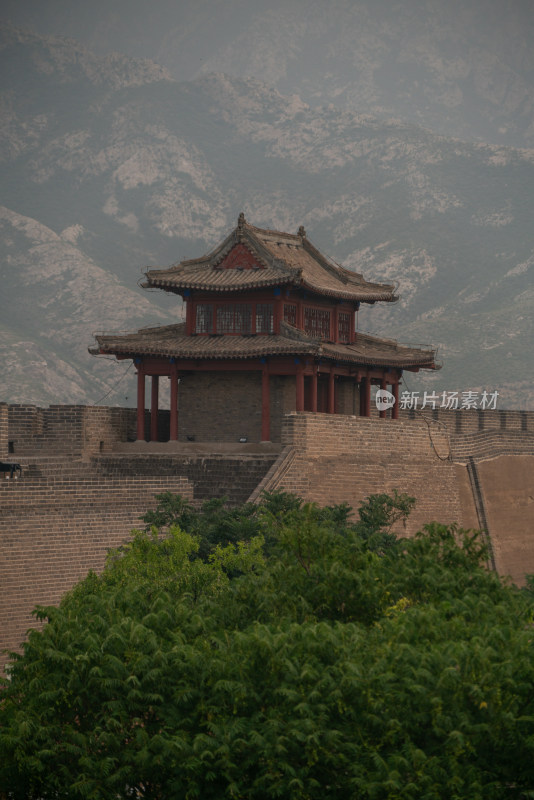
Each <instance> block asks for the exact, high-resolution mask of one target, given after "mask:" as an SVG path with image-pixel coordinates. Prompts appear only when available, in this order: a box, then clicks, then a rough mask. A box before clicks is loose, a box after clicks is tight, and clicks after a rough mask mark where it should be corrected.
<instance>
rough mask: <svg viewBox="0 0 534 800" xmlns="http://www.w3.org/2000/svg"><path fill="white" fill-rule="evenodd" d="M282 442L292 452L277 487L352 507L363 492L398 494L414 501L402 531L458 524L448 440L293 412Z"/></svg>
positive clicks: (375, 422) (392, 423)
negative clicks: (435, 522) (426, 525)
mask: <svg viewBox="0 0 534 800" xmlns="http://www.w3.org/2000/svg"><path fill="white" fill-rule="evenodd" d="M282 441H283V443H284V444H285V445H286V446H289V447H292V448H294V449H295V451H296V453H295V456H294V458H293V460H292V463H291V465H290V467H289V469H286V471H285V474H284V476H283V478H282V479H281V480H280V481H279V482H278V488H280V489H284V490H286V491H291V492H295V493H297V494H300V495H301V496H303V497H305V498H306V499H309V500H314V501H316V502H318V503H319V504H321V505H331V504H333V503H349V504H350V505H351V506H353V507H354V508H358V506H359V504H360V503H361V502H362V501H363V500H364V499H365V498H366V497H368V496H369V495H370V494H374V493H381V492H392V491H393V490H394V489H397V490H398V491H400V492H407V493H408V494H409V495H412V496H414V497H415V498H416V501H417V504H416V507H415V510H414V512H413V513H412V515H411V517H410V520H409V523H408V529H407V532H408V533H414V532H415V531H416V530H418V529H419V528H420V527H421V526H422V525H423V524H424V523H426V522H429V521H431V520H438V521H442V522H446V523H449V522H459V523H462V522H463V515H462V507H461V503H460V495H459V489H458V485H457V479H456V469H455V465H454V464H453V463H452V462H451V461H449V460H447V455H448V450H449V445H448V440H447V436H446V435H445V434H443V433H441V432H440V431H439V430H433V431H431V432H429V428H428V426H427V425H426V423H425V422H424V421H421V420H414V421H411V420H406V421H397V420H390V419H385V420H382V419H369V418H365V417H352V416H341V415H336V416H334V417H332V416H330V415H328V414H309V413H299V414H296V413H293V414H291V415H288V416H287V417H286V418H285V420H284V427H283V433H282Z"/></svg>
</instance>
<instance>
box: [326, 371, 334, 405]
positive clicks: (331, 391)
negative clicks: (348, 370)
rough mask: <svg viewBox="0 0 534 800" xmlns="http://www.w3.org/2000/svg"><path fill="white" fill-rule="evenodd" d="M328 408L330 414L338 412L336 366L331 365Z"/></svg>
mask: <svg viewBox="0 0 534 800" xmlns="http://www.w3.org/2000/svg"><path fill="white" fill-rule="evenodd" d="M326 410H327V413H328V414H335V413H336V384H335V375H334V367H330V372H329V373H328V405H327V407H326Z"/></svg>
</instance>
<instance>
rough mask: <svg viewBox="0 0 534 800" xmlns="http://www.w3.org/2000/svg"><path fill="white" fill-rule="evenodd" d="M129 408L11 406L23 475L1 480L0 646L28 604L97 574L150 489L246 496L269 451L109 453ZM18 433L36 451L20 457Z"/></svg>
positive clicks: (16, 633)
mask: <svg viewBox="0 0 534 800" xmlns="http://www.w3.org/2000/svg"><path fill="white" fill-rule="evenodd" d="M35 411H42V410H40V409H37V410H35ZM45 411H49V410H45ZM130 412H131V410H128V409H105V408H89V409H84V410H82V409H80V408H79V407H74V408H70V409H69V410H68V411H67V410H65V409H63V412H61V411H60V409H57V410H56V409H52V413H51V414H47V413H34V411H33V410H31V409H29V408H28V407H25V408H21V407H17V408H16V409H14V410H13V409H12V419H13V421H14V428H13V431H14V434H13V435H15V436H17V439H16V441H17V442H18V444H19V447H18V450H19V453H18V455H17V460H18V461H20V462H21V464H22V467H23V477H22V479H17V480H7V479H6V478H5V477H1V478H0V532H1V535H0V585H1V586H2V589H3V591H2V597H1V600H0V648H9V649H17V648H18V647H19V646H20V643H21V641H22V640H23V638H24V634H25V631H26V630H27V628H28V627H30V626H32V625H33V624H34V623H33V621H32V617H31V611H32V609H33V608H34V606H35V605H36V604H41V605H49V604H54V603H57V602H58V601H59V600H60V598H61V596H62V595H63V594H64V593H65V592H66V591H67V590H68V589H69V588H71V587H72V586H73V584H74V583H75V582H76V581H78V580H79V579H80V578H82V577H83V576H84V575H86V574H87V572H88V571H89V570H90V569H93V570H96V571H99V570H101V569H102V567H103V565H104V561H105V557H106V553H107V551H108V550H109V548H112V547H116V546H118V545H119V544H120V543H121V542H123V541H124V540H125V539H126V538H127V537H128V535H129V533H130V531H131V529H132V528H134V527H136V526H138V525H139V524H140V522H139V518H140V516H141V515H142V514H144V513H145V512H146V510H147V509H149V508H153V507H154V505H155V499H154V498H155V495H156V494H159V493H161V492H164V491H171V492H173V493H180V494H182V495H184V496H186V497H188V498H189V499H190V500H192V501H193V502H194V503H200V502H202V501H203V500H205V499H207V498H210V497H219V496H223V495H226V496H228V497H229V500H230V502H231V503H241V502H245V501H246V500H247V498H248V497H249V495H250V494H251V493H252V491H253V490H254V489H255V487H256V486H257V485H258V483H259V482H260V481H261V480H262V478H263V477H264V475H265V473H266V472H267V471H268V470H269V468H270V467H271V465H272V463H273V461H274V460H275V459H276V457H277V453H276V452H274V453H269V452H265V453H245V454H233V453H229V454H202V453H199V454H190V455H183V454H179V453H173V454H169V455H159V454H141V455H128V454H126V455H123V454H119V453H114V452H112V447H113V444H114V443H115V442H117V441H119V440H120V439H128V438H131V431H132V425H134V424H135V415H133V417H132V414H131V413H130ZM1 413H2V412H1V411H0V415H1ZM62 420H63V421H64V423H65V425H64V427H63V431H64V435H72V441H71V442H70V443H69V444H68V445H67V446H66V448H65V449H66V450H67V452H68V455H59V454H58V450H59V449H60V446H59V442H60V441H61V438H62V437H61V435H60V432H59V431H60V428H61V421H62ZM0 422H1V416H0ZM24 429H26V430H27V431H28V433H29V437H30V439H31V440H32V442H33V445H34V447H35V451H36V452H37V455H35V454H33V455H25V454H24V453H25V450H26V449H30V448H29V447H28V448H26V446H25V444H24V439H23V435H22V434H23V432H24ZM6 432H7V431H6ZM9 435H10V436H11V433H9ZM69 451H70V452H69ZM76 451H77V452H76ZM1 663H2V662H1V660H0V664H1Z"/></svg>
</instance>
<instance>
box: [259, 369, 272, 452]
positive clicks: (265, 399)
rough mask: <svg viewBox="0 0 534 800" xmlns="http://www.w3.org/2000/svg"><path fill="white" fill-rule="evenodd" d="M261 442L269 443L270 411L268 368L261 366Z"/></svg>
mask: <svg viewBox="0 0 534 800" xmlns="http://www.w3.org/2000/svg"><path fill="white" fill-rule="evenodd" d="M261 440H262V442H270V441H271V410H270V398H269V367H268V365H267V364H264V365H263V370H262V373H261Z"/></svg>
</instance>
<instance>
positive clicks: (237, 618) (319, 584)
mask: <svg viewBox="0 0 534 800" xmlns="http://www.w3.org/2000/svg"><path fill="white" fill-rule="evenodd" d="M159 500H160V503H159V507H158V509H157V510H156V512H150V513H149V514H147V515H146V517H145V522H146V526H147V527H146V529H145V530H143V531H136V532H134V533H133V535H132V539H131V541H130V542H129V543H128V544H127V545H125V546H124V547H122V548H120V549H119V550H116V551H113V552H112V553H110V556H109V558H108V561H107V565H106V568H105V570H104V571H103V573H102V574H101V575H99V576H97V575H95V574H90V575H89V576H88V577H87V578H86V579H85V580H84V581H82V582H81V583H79V584H78V585H77V586H76V587H75V588H74V589H73V590H72V591H71V592H70V593H69V594H68V595H67V596H66V597H65V598H64V599H63V601H62V602H61V604H60V605H59V607H58V608H54V607H50V608H39V609H38V610H37V612H36V614H37V617H38V618H39V619H43V620H47V624H46V625H45V626H44V628H43V629H42V630H40V631H37V630H35V631H33V632H31V633H30V634H29V636H28V641H27V643H26V645H25V647H24V652H23V654H22V655H21V656H19V657H15V659H14V662H13V665H12V668H11V672H10V676H9V680H8V681H7V682H6V683H5V686H4V687H3V689H2V693H1V704H0V724H1V732H0V756H1V758H0V787H1V788H2V789H3V790H4V797H6V798H7V797H13V798H42V799H43V800H45V799H46V798H69V799H71V798H73V799H77V798H80V799H81V798H90V799H91V800H97V798H98V800H100V799H101V798H102V799H103V800H107V798H109V800H112V799H113V800H116V799H117V798H133V797H135V798H147V800H149V799H150V800H152V799H153V800H156V799H157V800H162V799H163V798H187V799H188V800H189V799H192V798H202V800H210V798H213V799H214V800H215V798H217V800H219V798H223V797H228V798H277V797H281V798H295V800H296V799H297V798H299V799H300V798H309V799H311V798H318V799H319V798H321V800H323V799H324V798H336V799H337V798H343V799H344V798H347V799H348V798H366V799H367V800H386V799H387V800H416V798H417V800H421V799H424V800H434V798H436V799H437V798H440V799H441V798H443V800H445V798H446V800H450V799H452V800H459V798H462V799H463V798H465V800H467V799H469V800H476V799H477V798H480V799H481V800H482V798H483V799H484V800H492V799H493V798H508V797H525V798H526V797H527V796H529V794H528V793H529V791H530V792H531V791H533V790H534V758H533V755H534V753H533V749H534V689H533V686H534V661H533V658H532V656H533V641H532V640H533V619H532V613H533V601H532V595H531V594H529V593H528V592H523V593H522V592H520V591H519V590H517V589H515V588H513V587H511V586H508V585H506V584H505V583H503V582H502V581H500V580H499V579H498V578H497V576H495V575H494V574H492V573H489V572H488V571H487V570H486V568H485V558H486V553H485V548H484V546H483V544H482V543H481V540H480V538H479V536H478V535H477V534H476V533H473V532H466V531H462V530H458V529H457V528H456V527H454V526H449V527H447V526H443V525H439V524H436V523H434V524H431V525H428V526H427V527H426V528H425V529H424V530H423V531H422V532H421V533H420V534H418V535H417V536H416V537H415V538H413V539H402V538H397V537H396V536H394V535H393V534H392V532H391V527H392V525H393V524H394V523H395V522H396V523H398V524H399V523H402V521H403V520H405V519H406V516H407V514H408V513H409V511H410V509H411V507H412V505H413V501H412V500H411V499H410V498H407V497H406V496H404V495H396V496H394V497H388V496H387V495H384V496H378V497H373V498H370V499H369V500H368V501H367V503H365V504H363V505H362V507H361V509H360V512H359V518H358V519H357V520H355V521H354V520H353V519H352V515H351V509H350V508H349V507H348V506H334V507H331V508H326V509H325V508H322V509H321V508H319V507H317V506H316V505H314V504H307V503H304V502H302V501H301V500H300V499H299V498H296V497H294V496H292V495H288V494H285V493H274V494H272V495H268V496H266V497H265V498H264V500H263V502H262V503H261V504H259V505H258V506H249V505H247V506H244V507H241V508H240V509H226V508H225V507H224V505H223V504H222V503H220V502H210V503H208V504H206V505H205V506H204V507H203V508H202V509H201V510H200V511H195V510H194V509H193V508H192V507H191V506H190V505H188V504H187V502H186V501H184V500H183V499H182V498H176V497H173V496H171V495H163V496H161V497H160V498H159Z"/></svg>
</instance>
